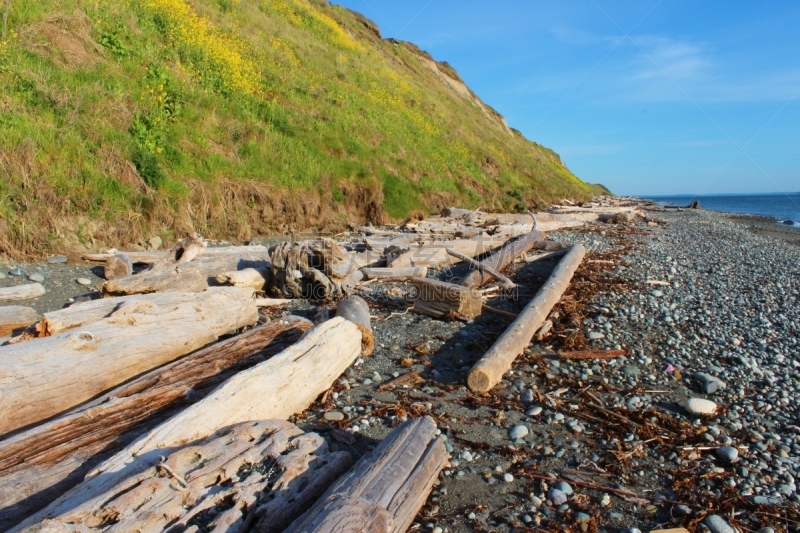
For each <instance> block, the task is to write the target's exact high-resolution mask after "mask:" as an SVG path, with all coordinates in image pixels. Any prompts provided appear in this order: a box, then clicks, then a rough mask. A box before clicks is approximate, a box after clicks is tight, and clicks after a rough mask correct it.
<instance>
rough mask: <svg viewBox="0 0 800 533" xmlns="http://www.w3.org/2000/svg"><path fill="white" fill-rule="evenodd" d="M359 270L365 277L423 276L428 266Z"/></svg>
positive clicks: (404, 277) (395, 277) (425, 274)
mask: <svg viewBox="0 0 800 533" xmlns="http://www.w3.org/2000/svg"><path fill="white" fill-rule="evenodd" d="M361 272H363V273H364V277H365V278H367V279H386V280H391V279H408V278H424V277H426V276H427V275H428V267H400V268H380V267H376V268H362V269H361Z"/></svg>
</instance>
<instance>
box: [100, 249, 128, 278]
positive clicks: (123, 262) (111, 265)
mask: <svg viewBox="0 0 800 533" xmlns="http://www.w3.org/2000/svg"><path fill="white" fill-rule="evenodd" d="M131 274H133V262H131V258H130V257H128V256H127V255H125V254H117V255H115V256H112V257H109V258H108V260H107V261H106V264H105V266H104V267H103V277H104V278H106V280H112V279H117V278H124V277H125V276H130V275H131Z"/></svg>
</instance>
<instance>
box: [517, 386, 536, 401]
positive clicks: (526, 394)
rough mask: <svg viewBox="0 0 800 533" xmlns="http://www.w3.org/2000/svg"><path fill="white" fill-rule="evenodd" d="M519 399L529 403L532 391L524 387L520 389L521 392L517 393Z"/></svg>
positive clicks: (531, 398) (531, 399)
mask: <svg viewBox="0 0 800 533" xmlns="http://www.w3.org/2000/svg"><path fill="white" fill-rule="evenodd" d="M519 399H520V400H522V402H523V403H531V402H532V401H533V391H532V390H531V389H525V390H524V391H522V394H520V395H519Z"/></svg>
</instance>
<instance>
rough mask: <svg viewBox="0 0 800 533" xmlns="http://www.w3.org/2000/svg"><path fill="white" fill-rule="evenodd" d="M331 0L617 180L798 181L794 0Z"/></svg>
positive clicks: (571, 159) (749, 186)
mask: <svg viewBox="0 0 800 533" xmlns="http://www.w3.org/2000/svg"><path fill="white" fill-rule="evenodd" d="M334 2H335V3H338V4H340V5H343V6H345V7H348V8H350V9H353V10H355V11H358V12H360V13H362V14H364V15H365V16H367V17H368V18H370V19H372V20H374V21H375V22H376V23H377V24H378V26H379V27H380V28H381V33H382V35H383V36H384V37H394V38H397V39H402V40H405V41H411V42H413V43H416V44H417V45H419V46H420V47H421V48H423V49H425V50H427V51H428V52H430V53H431V55H433V57H434V58H436V59H437V60H440V61H441V60H444V61H447V62H449V63H450V64H451V65H453V67H455V69H456V70H458V72H459V74H460V75H461V77H462V78H463V79H464V80H465V81H466V83H467V85H469V86H470V87H471V88H472V90H473V91H474V92H475V93H476V94H478V96H480V97H481V98H482V99H483V100H484V101H485V102H486V103H487V104H489V105H491V106H492V107H494V108H495V109H497V110H498V111H499V112H500V113H502V114H503V115H504V116H505V117H506V119H507V120H508V123H509V125H510V126H512V127H514V128H517V129H519V130H520V131H522V133H523V134H524V135H525V136H526V137H528V138H529V139H531V140H534V141H537V142H539V143H541V144H543V145H545V146H547V147H550V148H552V149H554V150H555V151H556V152H558V153H559V154H561V156H562V158H563V159H564V161H565V162H566V164H567V166H569V168H570V169H571V170H572V171H573V172H574V173H575V174H576V175H578V176H579V177H580V178H582V179H584V180H585V181H589V182H592V183H603V184H605V185H606V186H608V187H609V188H610V189H611V190H612V191H613V192H615V193H617V194H639V195H649V194H679V193H687V194H711V193H746V192H780V191H800V2H797V1H772V0H770V1H766V2H752V1H747V2H745V1H725V2H723V1H717V2H710V1H705V2H704V1H698V0H693V1H688V0H661V1H658V0H640V1H632V0H628V1H611V0H588V1H584V0H569V1H535V0H334Z"/></svg>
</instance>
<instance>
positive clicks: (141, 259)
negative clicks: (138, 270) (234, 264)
mask: <svg viewBox="0 0 800 533" xmlns="http://www.w3.org/2000/svg"><path fill="white" fill-rule="evenodd" d="M266 251H267V247H266V246H261V245H253V246H219V247H216V248H206V249H205V250H204V251H203V253H202V255H203V256H217V255H241V254H251V253H263V252H266ZM168 253H169V252H167V251H163V250H162V251H157V250H154V251H149V252H136V251H127V252H126V251H116V250H115V251H113V252H107V253H102V254H83V256H82V258H83V259H84V260H85V261H108V260H109V259H110V258H112V257H114V256H116V255H120V254H124V255H127V256H128V258H130V260H131V261H132V262H133V263H135V264H137V265H142V264H149V263H155V262H156V261H158V260H159V259H161V258H163V257H165V256H166V255H167V254H168Z"/></svg>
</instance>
